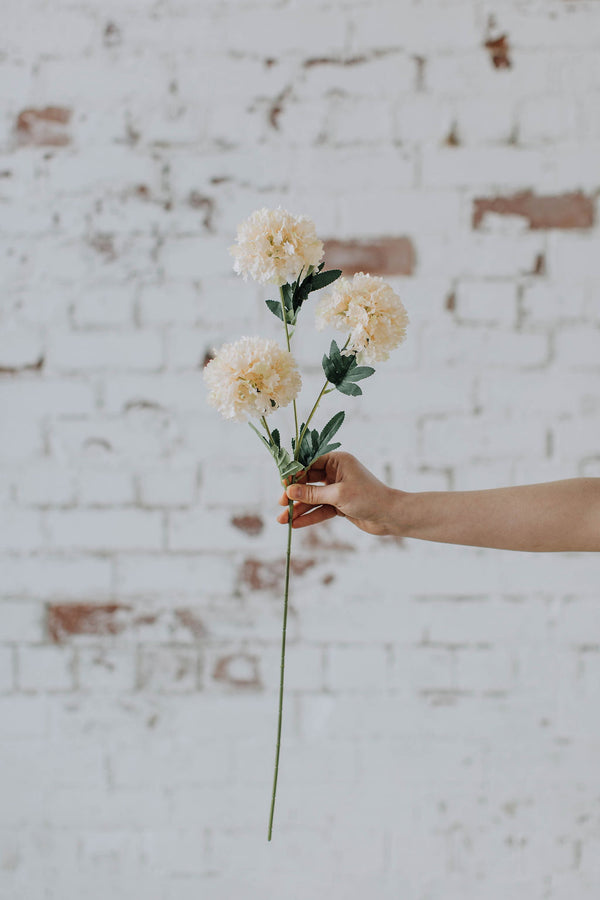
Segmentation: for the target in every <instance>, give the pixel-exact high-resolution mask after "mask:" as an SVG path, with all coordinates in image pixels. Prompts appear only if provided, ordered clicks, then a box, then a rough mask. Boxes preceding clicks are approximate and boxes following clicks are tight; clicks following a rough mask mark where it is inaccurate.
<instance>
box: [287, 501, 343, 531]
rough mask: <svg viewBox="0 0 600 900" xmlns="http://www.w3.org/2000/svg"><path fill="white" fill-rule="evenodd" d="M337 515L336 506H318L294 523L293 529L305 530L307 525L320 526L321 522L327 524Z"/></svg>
mask: <svg viewBox="0 0 600 900" xmlns="http://www.w3.org/2000/svg"><path fill="white" fill-rule="evenodd" d="M336 515H337V511H336V509H335V507H334V506H318V507H317V508H316V509H313V510H312V512H309V513H306V515H304V516H299V517H298V518H297V519H294V520H293V521H292V528H305V527H306V526H307V525H318V523H319V522H325V521H326V520H327V519H333V517H334V516H336Z"/></svg>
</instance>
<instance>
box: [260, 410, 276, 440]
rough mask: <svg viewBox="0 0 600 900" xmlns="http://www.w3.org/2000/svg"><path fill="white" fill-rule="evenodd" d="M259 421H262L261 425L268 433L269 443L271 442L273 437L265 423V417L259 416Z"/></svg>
mask: <svg viewBox="0 0 600 900" xmlns="http://www.w3.org/2000/svg"><path fill="white" fill-rule="evenodd" d="M260 421H261V422H262V423H263V425H264V426H265V428H266V429H267V434H268V435H269V440H270V441H271V443H273V437H272V435H271V432H270V431H269V426H268V425H267V420H266V419H265V417H264V416H261V419H260Z"/></svg>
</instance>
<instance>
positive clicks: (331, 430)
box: [319, 412, 346, 444]
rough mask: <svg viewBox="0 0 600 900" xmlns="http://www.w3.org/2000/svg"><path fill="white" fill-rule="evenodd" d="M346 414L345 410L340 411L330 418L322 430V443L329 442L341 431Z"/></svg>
mask: <svg viewBox="0 0 600 900" xmlns="http://www.w3.org/2000/svg"><path fill="white" fill-rule="evenodd" d="M345 416H346V413H345V412H339V413H336V414H335V416H333V418H331V419H330V420H329V422H328V423H327V425H326V426H325V428H323V430H322V432H321V437H320V438H319V440H320V443H321V444H327V443H328V442H329V441H330V440H331V438H332V437H333V436H334V434H336V433H337V432H338V431H339V429H340V427H341V424H342V422H343V421H344V418H345Z"/></svg>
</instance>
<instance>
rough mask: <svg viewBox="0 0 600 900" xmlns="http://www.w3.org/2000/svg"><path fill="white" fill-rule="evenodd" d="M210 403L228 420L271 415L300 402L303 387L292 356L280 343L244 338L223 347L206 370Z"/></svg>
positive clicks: (257, 338) (256, 338)
mask: <svg viewBox="0 0 600 900" xmlns="http://www.w3.org/2000/svg"><path fill="white" fill-rule="evenodd" d="M204 379H205V381H206V383H207V385H208V387H209V395H208V402H209V403H210V404H211V405H212V406H215V407H216V408H217V409H218V410H219V412H220V413H222V415H223V416H225V418H226V419H235V420H236V421H238V422H242V421H244V420H245V419H250V418H253V417H254V418H260V417H261V416H267V415H268V414H269V413H271V412H273V410H274V409H277V407H279V406H287V405H288V403H291V402H292V400H295V399H296V396H297V394H298V392H299V391H300V388H301V386H302V379H301V377H300V372H299V371H298V366H297V365H296V361H295V359H294V357H293V356H292V355H291V353H288V351H287V350H283V349H282V348H281V347H280V346H279V344H277V342H276V341H272V340H269V339H268V338H260V337H243V338H240V339H239V340H238V341H235V342H234V343H232V344H223V346H222V347H221V349H220V350H219V351H218V353H217V354H216V356H215V357H214V359H212V360H211V361H210V362H209V363H208V365H207V366H206V367H205V369H204Z"/></svg>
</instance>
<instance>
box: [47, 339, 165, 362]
mask: <svg viewBox="0 0 600 900" xmlns="http://www.w3.org/2000/svg"><path fill="white" fill-rule="evenodd" d="M162 360H163V351H162V342H161V340H160V336H159V335H158V334H156V333H154V332H148V331H141V332H138V333H137V334H136V333H131V334H121V333H119V332H104V333H102V334H98V333H96V334H94V333H90V332H87V333H79V334H77V333H74V332H73V333H71V334H62V335H61V334H58V333H55V334H54V335H53V336H52V337H51V339H50V341H49V345H48V367H49V368H50V369H52V370H54V371H60V372H70V371H75V372H78V371H81V370H83V371H86V370H94V369H107V368H111V369H113V370H114V369H116V370H119V369H125V370H127V369H133V370H134V371H135V370H137V371H156V370H158V369H160V367H161V365H162Z"/></svg>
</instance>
